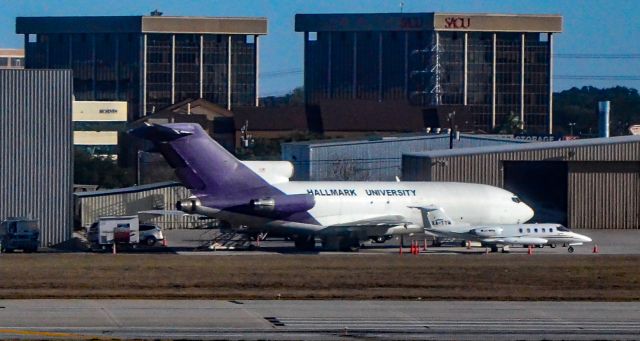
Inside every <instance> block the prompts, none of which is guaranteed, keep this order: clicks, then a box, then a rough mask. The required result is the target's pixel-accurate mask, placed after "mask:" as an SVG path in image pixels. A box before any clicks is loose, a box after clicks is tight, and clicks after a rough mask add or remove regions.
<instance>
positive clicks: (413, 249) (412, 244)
mask: <svg viewBox="0 0 640 341" xmlns="http://www.w3.org/2000/svg"><path fill="white" fill-rule="evenodd" d="M411 254H412V255H415V254H416V243H415V240H412V241H411Z"/></svg>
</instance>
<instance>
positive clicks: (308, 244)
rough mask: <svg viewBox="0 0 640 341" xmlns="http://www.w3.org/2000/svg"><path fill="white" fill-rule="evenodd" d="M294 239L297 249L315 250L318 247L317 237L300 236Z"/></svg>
mask: <svg viewBox="0 0 640 341" xmlns="http://www.w3.org/2000/svg"><path fill="white" fill-rule="evenodd" d="M293 241H294V244H295V246H296V249H298V250H300V251H313V250H314V249H315V248H316V239H315V238H314V237H313V236H300V237H297V238H295V239H294V240H293Z"/></svg>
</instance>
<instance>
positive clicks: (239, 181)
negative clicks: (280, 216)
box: [130, 123, 282, 200]
mask: <svg viewBox="0 0 640 341" xmlns="http://www.w3.org/2000/svg"><path fill="white" fill-rule="evenodd" d="M130 133H131V134H132V135H134V136H137V137H140V138H143V139H146V140H150V141H152V142H153V144H154V147H155V149H156V150H157V151H159V152H160V153H162V155H163V156H164V158H165V159H166V160H167V162H168V163H169V165H170V166H171V167H172V168H174V169H175V172H176V175H177V176H178V178H179V179H180V181H181V182H182V183H183V184H184V185H185V186H186V187H188V188H189V189H191V190H192V192H193V193H194V194H195V195H196V196H198V197H200V196H206V197H208V198H209V199H213V200H215V199H223V198H224V199H227V200H229V199H244V198H248V197H251V198H256V197H259V196H272V195H278V194H282V192H281V191H279V190H278V189H276V188H274V187H273V186H271V185H270V184H269V183H267V182H266V181H265V180H264V179H262V178H261V177H260V176H258V175H257V174H256V173H254V172H253V171H251V170H250V169H249V168H248V167H247V166H245V165H244V164H243V163H242V162H240V161H239V160H238V159H236V157H235V156H233V155H232V154H231V153H229V152H228V151H227V150H226V149H224V148H223V147H222V146H220V145H219V144H218V143H217V142H216V141H214V140H213V139H212V138H211V137H210V136H209V135H208V134H207V133H206V132H205V131H204V130H203V129H202V127H201V126H200V125H199V124H195V123H177V124H167V125H153V124H148V123H147V124H145V126H143V127H140V128H136V129H133V130H131V131H130Z"/></svg>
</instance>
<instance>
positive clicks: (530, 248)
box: [527, 245, 533, 255]
mask: <svg viewBox="0 0 640 341" xmlns="http://www.w3.org/2000/svg"><path fill="white" fill-rule="evenodd" d="M527 254H528V255H532V254H533V247H531V245H529V250H528V251H527Z"/></svg>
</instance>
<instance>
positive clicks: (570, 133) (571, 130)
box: [569, 122, 576, 136]
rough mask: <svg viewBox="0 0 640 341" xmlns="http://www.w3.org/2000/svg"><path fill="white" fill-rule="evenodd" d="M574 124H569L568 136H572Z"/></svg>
mask: <svg viewBox="0 0 640 341" xmlns="http://www.w3.org/2000/svg"><path fill="white" fill-rule="evenodd" d="M575 125H576V122H569V135H571V136H573V127H575Z"/></svg>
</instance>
